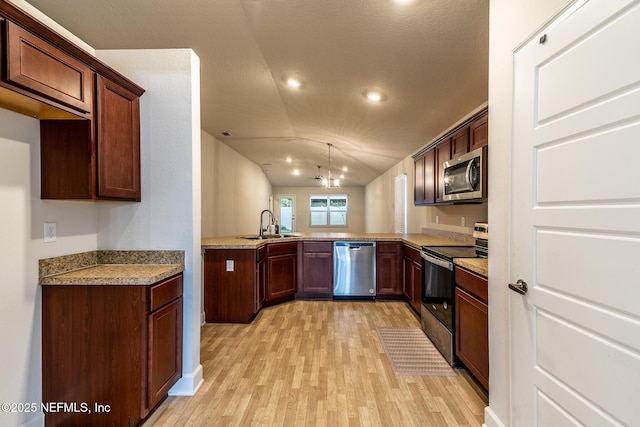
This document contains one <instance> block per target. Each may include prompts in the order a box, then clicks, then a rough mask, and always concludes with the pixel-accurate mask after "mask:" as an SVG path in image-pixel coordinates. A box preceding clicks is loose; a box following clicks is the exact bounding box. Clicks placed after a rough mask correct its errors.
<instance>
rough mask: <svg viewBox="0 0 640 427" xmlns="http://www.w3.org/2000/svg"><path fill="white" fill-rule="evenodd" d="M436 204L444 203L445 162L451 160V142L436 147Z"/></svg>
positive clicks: (447, 141) (443, 142)
mask: <svg viewBox="0 0 640 427" xmlns="http://www.w3.org/2000/svg"><path fill="white" fill-rule="evenodd" d="M435 156H436V168H435V170H436V202H444V162H447V161H449V160H451V140H450V139H447V140H446V141H442V142H441V143H440V144H438V145H436V149H435Z"/></svg>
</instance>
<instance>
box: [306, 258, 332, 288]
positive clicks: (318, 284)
mask: <svg viewBox="0 0 640 427" xmlns="http://www.w3.org/2000/svg"><path fill="white" fill-rule="evenodd" d="M302 271H303V280H302V291H303V292H304V293H314V294H326V295H329V296H330V295H332V294H333V253H332V252H306V253H303V254H302Z"/></svg>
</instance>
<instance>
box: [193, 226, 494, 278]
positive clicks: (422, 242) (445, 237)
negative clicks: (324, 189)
mask: <svg viewBox="0 0 640 427" xmlns="http://www.w3.org/2000/svg"><path fill="white" fill-rule="evenodd" d="M293 234H294V235H293V236H291V237H282V238H275V239H263V240H250V239H246V238H243V237H242V236H223V237H204V238H202V241H201V245H202V249H204V250H207V249H256V248H259V247H261V246H264V245H266V244H268V243H281V242H297V241H300V240H330V241H336V240H354V241H371V240H375V241H388V242H403V243H406V244H408V245H410V246H413V247H414V248H416V249H420V248H421V247H422V246H472V245H473V244H474V239H473V237H472V236H470V235H465V234H460V233H454V232H447V231H441V230H427V231H426V232H425V233H422V234H421V233H411V234H394V233H293ZM453 262H454V264H457V265H459V266H460V267H464V268H466V269H468V270H471V271H473V272H474V273H477V274H480V275H482V276H485V277H487V275H488V271H487V270H488V269H487V259H486V258H455V259H454V260H453Z"/></svg>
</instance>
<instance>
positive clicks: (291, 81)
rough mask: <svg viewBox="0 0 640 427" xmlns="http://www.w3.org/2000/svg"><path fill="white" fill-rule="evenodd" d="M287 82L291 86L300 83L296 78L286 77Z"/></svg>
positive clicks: (298, 85)
mask: <svg viewBox="0 0 640 427" xmlns="http://www.w3.org/2000/svg"><path fill="white" fill-rule="evenodd" d="M287 84H288V85H289V86H291V87H300V86H302V83H301V82H300V80H298V79H287Z"/></svg>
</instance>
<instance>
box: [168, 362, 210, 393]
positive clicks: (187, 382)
mask: <svg viewBox="0 0 640 427" xmlns="http://www.w3.org/2000/svg"><path fill="white" fill-rule="evenodd" d="M202 383H204V377H203V376H202V365H198V367H197V368H196V369H195V371H193V372H192V373H190V374H184V373H183V374H182V378H180V379H179V380H178V382H177V383H175V384H174V386H173V387H171V390H169V396H193V395H195V394H196V393H197V391H198V389H199V388H200V386H201V385H202Z"/></svg>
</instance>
